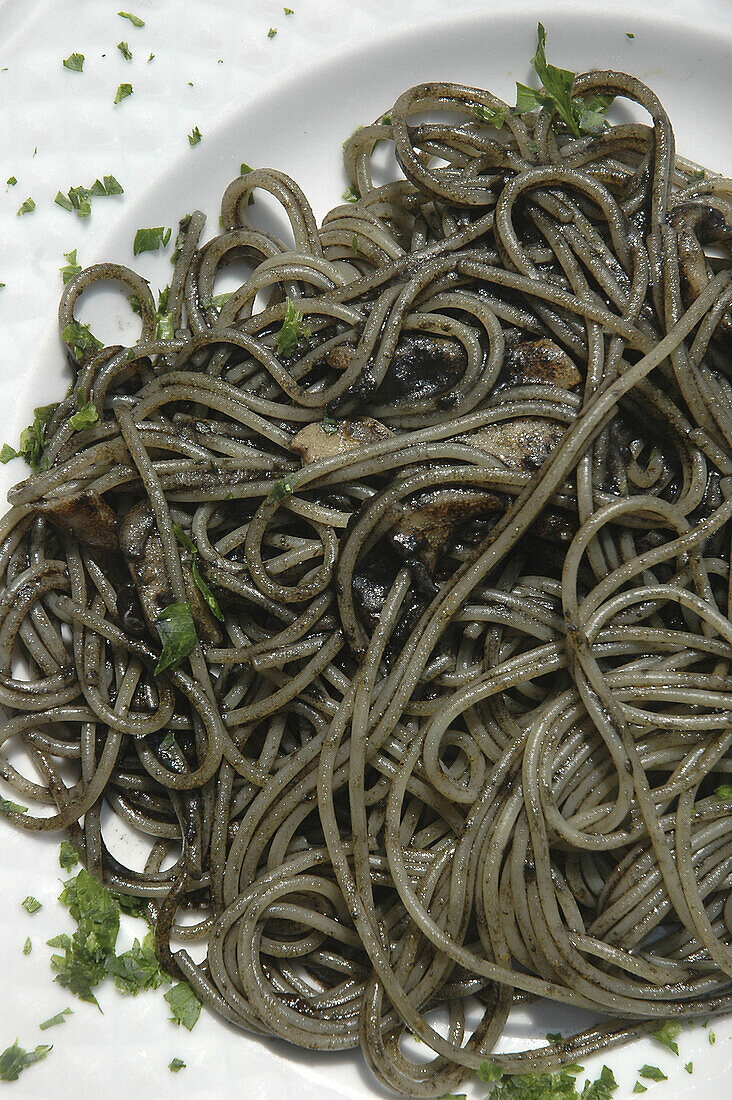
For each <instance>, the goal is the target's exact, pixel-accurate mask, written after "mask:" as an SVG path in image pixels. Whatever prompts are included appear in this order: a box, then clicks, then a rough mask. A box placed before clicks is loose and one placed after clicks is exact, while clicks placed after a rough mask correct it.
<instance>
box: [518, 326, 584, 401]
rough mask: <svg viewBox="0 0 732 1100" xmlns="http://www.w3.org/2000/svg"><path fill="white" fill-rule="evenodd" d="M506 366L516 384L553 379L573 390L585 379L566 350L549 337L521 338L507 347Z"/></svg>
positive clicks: (554, 382)
mask: <svg viewBox="0 0 732 1100" xmlns="http://www.w3.org/2000/svg"><path fill="white" fill-rule="evenodd" d="M505 370H506V372H507V374H508V377H509V378H510V380H511V382H512V383H514V384H515V385H531V384H532V383H539V384H541V383H549V384H551V385H554V386H561V387H562V389H564V390H571V389H573V388H574V387H575V386H576V385H578V384H579V383H580V382H581V381H582V375H581V374H580V372H579V371H578V370H577V368H576V366H575V365H574V363H573V362H572V360H571V359H570V357H569V356H568V355H567V353H566V351H564V349H563V348H560V346H559V344H555V343H554V341H553V340H549V339H547V338H546V337H542V339H540V340H521V341H520V342H519V343H518V344H514V345H513V346H512V347H509V348H507V349H506V362H505Z"/></svg>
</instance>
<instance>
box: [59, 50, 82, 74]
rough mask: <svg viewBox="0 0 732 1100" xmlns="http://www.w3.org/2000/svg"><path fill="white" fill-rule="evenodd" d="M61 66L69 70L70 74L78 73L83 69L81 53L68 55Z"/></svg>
mask: <svg viewBox="0 0 732 1100" xmlns="http://www.w3.org/2000/svg"><path fill="white" fill-rule="evenodd" d="M63 64H64V68H65V69H71V70H72V72H75V73H80V72H81V71H82V69H83V68H84V55H83V53H72V54H69V56H68V57H67V58H66V59H65V60H64V63H63Z"/></svg>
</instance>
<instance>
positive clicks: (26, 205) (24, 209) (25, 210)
mask: <svg viewBox="0 0 732 1100" xmlns="http://www.w3.org/2000/svg"><path fill="white" fill-rule="evenodd" d="M35 208H36V204H35V202H34V200H33V199H32V198H31V197H30V195H29V196H28V198H27V199H26V200H25V202H23V203H21V204H20V206H19V207H18V217H20V215H21V214H30V213H31V211H33V210H35Z"/></svg>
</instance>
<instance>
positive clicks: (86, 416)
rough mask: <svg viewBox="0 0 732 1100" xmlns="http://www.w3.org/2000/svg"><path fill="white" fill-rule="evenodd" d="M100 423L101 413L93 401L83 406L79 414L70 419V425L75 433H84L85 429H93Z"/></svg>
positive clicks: (76, 413)
mask: <svg viewBox="0 0 732 1100" xmlns="http://www.w3.org/2000/svg"><path fill="white" fill-rule="evenodd" d="M98 423H99V413H98V412H97V410H96V408H95V407H94V405H93V404H92V402H91V401H87V403H86V404H85V405H82V406H81V408H80V409H79V410H78V412H75V413H74V415H73V416H71V417H69V424H70V425H71V427H72V428H73V429H74V431H75V432H83V431H84V429H85V428H91V427H93V426H94V425H95V424H98Z"/></svg>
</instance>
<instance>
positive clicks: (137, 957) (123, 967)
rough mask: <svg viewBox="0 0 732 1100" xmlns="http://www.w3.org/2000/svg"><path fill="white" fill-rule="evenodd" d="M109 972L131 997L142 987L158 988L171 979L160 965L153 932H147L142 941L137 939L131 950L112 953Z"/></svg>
mask: <svg viewBox="0 0 732 1100" xmlns="http://www.w3.org/2000/svg"><path fill="white" fill-rule="evenodd" d="M107 973H108V974H110V975H111V976H112V977H113V978H114V984H115V986H116V987H117V989H118V990H119V992H120V993H123V994H125V995H126V996H130V997H136V996H137V994H138V993H139V992H140V990H141V989H157V988H158V987H159V986H161V985H162V984H163V983H164V982H167V981H169V980H170V979H169V978H168V976H167V974H164V973H163V971H162V970H161V969H160V967H159V965H158V960H157V958H156V956H155V937H154V935H153V933H152V932H148V933H147V935H146V936H145V938H144V939H143V941H142V943H140V941H139V940H137V939H136V940H135V942H134V943H133V944H132V947H131V948H130V950H129V951H125V952H123V954H121V955H116V956H115V955H110V956H109V958H108V959H107Z"/></svg>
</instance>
